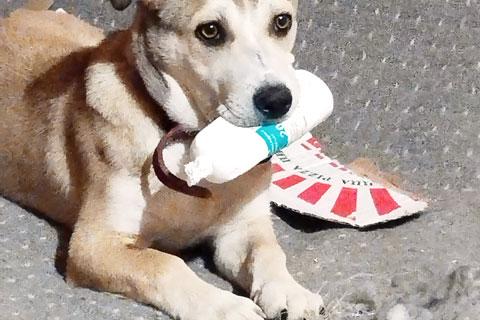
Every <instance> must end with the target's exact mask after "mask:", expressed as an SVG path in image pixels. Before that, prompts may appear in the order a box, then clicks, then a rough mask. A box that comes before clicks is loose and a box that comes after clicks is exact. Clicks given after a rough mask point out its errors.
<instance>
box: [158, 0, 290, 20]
mask: <svg viewBox="0 0 480 320" xmlns="http://www.w3.org/2000/svg"><path fill="white" fill-rule="evenodd" d="M233 6H234V7H237V8H238V9H239V10H248V9H256V8H259V7H262V8H275V7H282V6H291V7H293V9H294V10H296V9H297V6H298V0H171V1H165V3H164V6H163V9H164V10H166V11H168V12H169V13H171V14H170V16H172V15H173V13H177V14H180V13H181V14H182V16H183V17H185V18H191V17H193V16H194V15H195V14H197V13H198V12H201V11H202V9H205V8H212V9H215V8H218V9H221V8H225V7H233Z"/></svg>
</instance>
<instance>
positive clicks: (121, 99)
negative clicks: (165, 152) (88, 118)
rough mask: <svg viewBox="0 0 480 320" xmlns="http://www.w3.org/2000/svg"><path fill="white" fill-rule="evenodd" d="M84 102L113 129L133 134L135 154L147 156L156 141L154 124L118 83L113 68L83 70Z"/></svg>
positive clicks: (97, 66) (107, 65) (103, 65)
mask: <svg viewBox="0 0 480 320" xmlns="http://www.w3.org/2000/svg"><path fill="white" fill-rule="evenodd" d="M86 83H87V89H88V90H87V103H88V105H89V106H91V107H92V108H94V109H95V110H97V111H98V112H100V114H102V116H103V117H104V118H105V119H107V120H108V121H110V122H111V123H112V124H114V125H116V126H121V125H127V126H129V127H130V128H132V129H133V131H134V138H135V144H136V145H137V147H138V149H137V150H136V152H138V153H145V154H150V153H151V152H152V151H153V150H155V148H156V146H157V144H158V142H159V141H160V132H159V128H158V126H157V125H156V124H155V122H154V121H153V120H152V119H151V118H149V117H147V116H146V115H145V114H144V113H143V112H142V110H141V109H140V108H138V107H135V106H137V104H138V103H137V101H136V100H135V99H134V97H133V96H132V95H131V94H130V92H128V90H127V88H126V87H125V85H124V84H123V83H122V81H121V80H120V78H119V76H118V74H117V71H116V70H115V65H113V64H111V63H97V64H95V65H92V66H90V67H89V68H88V71H87V80H86Z"/></svg>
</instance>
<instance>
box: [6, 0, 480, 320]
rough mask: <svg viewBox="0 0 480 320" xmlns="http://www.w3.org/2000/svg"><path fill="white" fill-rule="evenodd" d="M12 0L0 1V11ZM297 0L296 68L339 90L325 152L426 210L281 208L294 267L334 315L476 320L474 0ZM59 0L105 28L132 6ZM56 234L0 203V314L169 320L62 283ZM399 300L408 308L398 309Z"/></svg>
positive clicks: (477, 12)
mask: <svg viewBox="0 0 480 320" xmlns="http://www.w3.org/2000/svg"><path fill="white" fill-rule="evenodd" d="M20 2H21V1H17V0H12V1H11V0H7V1H5V0H4V1H2V4H1V8H0V10H1V11H0V12H1V13H2V14H3V15H6V14H8V12H10V11H11V10H12V9H13V8H15V7H18V6H19V5H20ZM301 2H302V4H301V14H300V17H301V21H300V23H301V25H300V32H299V38H298V45H297V48H296V52H297V63H298V66H299V67H302V68H306V69H309V70H312V71H315V72H316V74H317V75H319V76H321V77H322V78H323V79H324V80H325V81H326V82H327V83H328V84H329V86H330V87H331V89H332V91H333V92H334V95H335V98H336V110H335V113H334V115H333V116H332V118H331V119H330V120H329V121H328V122H327V123H326V124H325V125H322V127H321V128H319V129H318V130H316V134H317V135H318V136H320V137H321V138H322V139H323V140H324V141H325V142H326V143H327V145H328V154H329V155H331V156H335V157H338V158H339V159H340V160H341V161H344V162H348V161H350V160H352V159H354V158H356V157H359V156H366V157H369V158H372V159H375V160H377V161H378V163H379V164H380V166H381V167H382V168H383V169H384V170H386V171H390V172H395V173H397V174H399V175H401V176H403V177H404V178H405V180H406V181H408V183H406V186H407V188H408V189H410V190H413V191H417V192H421V193H423V194H425V195H426V196H428V197H429V198H430V199H432V208H431V209H430V210H429V211H428V212H426V213H425V214H423V215H420V216H418V217H416V218H413V219H408V220H404V221H401V222H398V223H393V224H389V225H387V226H384V227H381V228H377V229H372V230H367V231H358V230H354V229H350V228H344V227H341V226H338V225H335V224H331V223H325V222H321V221H315V220H312V219H307V218H300V217H295V216H293V215H292V214H290V213H289V212H285V211H281V212H278V216H276V217H275V227H276V229H277V232H278V235H279V238H280V241H281V244H282V246H283V247H284V248H285V250H286V252H287V255H288V257H289V268H290V270H291V271H292V273H293V274H294V275H296V277H297V278H298V279H299V280H300V282H302V283H303V284H304V285H305V286H307V287H309V288H310V289H312V290H318V291H320V292H321V293H322V294H323V295H324V297H325V300H326V301H327V302H329V310H330V312H331V318H332V319H359V320H367V319H380V320H384V319H388V320H403V319H412V320H413V319H418V320H424V319H425V320H429V319H435V320H438V319H444V320H453V319H464V320H466V319H470V320H478V319H480V316H479V314H480V212H479V205H480V201H479V200H478V199H479V196H478V192H479V191H480V190H479V189H480V160H479V156H480V129H479V125H478V123H479V120H480V107H479V105H478V100H479V99H478V98H479V94H480V92H479V91H480V81H479V80H480V76H479V75H480V49H479V48H480V37H479V36H478V35H479V32H480V24H479V22H478V21H480V3H478V2H477V0H462V1H460V0H445V1H440V0H419V1H414V0H400V1H396V0H371V1H359V0H357V1H355V0H343V1H340V0H338V1H331V0H308V1H307V0H304V1H301ZM55 6H56V7H64V8H65V9H67V11H69V12H73V13H76V14H78V15H80V16H81V17H83V18H85V19H87V20H89V21H91V22H93V23H95V24H97V25H99V26H102V27H104V28H106V29H109V30H111V29H112V28H116V27H118V26H125V25H126V24H127V23H128V22H127V21H129V19H130V17H131V14H132V13H133V10H130V11H127V12H125V13H116V12H113V10H111V9H110V8H109V6H108V5H106V4H104V1H101V2H100V1H98V2H97V1H66V0H65V1H56V4H55ZM0 94H1V93H0ZM0 183H1V182H0ZM57 229H58V230H59V232H57ZM59 238H60V239H64V238H66V234H65V232H63V231H62V230H61V228H55V227H54V226H52V225H50V224H49V223H48V222H46V221H45V220H43V219H41V218H38V217H36V216H34V215H32V214H31V213H29V212H27V211H25V210H23V209H21V208H19V207H18V206H16V205H15V204H13V203H9V202H7V201H3V200H0V261H1V263H0V310H1V312H0V319H2V320H3V319H5V320H10V319H59V320H60V319H75V320H80V319H82V320H83V319H167V318H166V317H165V316H163V315H162V314H161V313H159V312H157V311H155V310H153V309H152V308H150V307H147V306H143V305H139V304H136V303H134V302H132V301H130V300H125V299H123V298H121V297H117V296H112V295H109V294H105V293H96V292H92V291H89V290H84V289H72V288H69V287H68V286H67V285H66V284H65V282H64V280H63V278H62V275H61V270H62V257H64V254H65V253H64V248H62V247H60V248H59V249H58V250H57V246H58V243H59ZM64 242H65V241H60V243H64ZM202 256H203V255H202V254H201V253H196V252H194V253H192V254H190V257H189V258H190V259H189V260H190V264H191V265H192V267H193V268H194V269H195V270H196V271H197V272H198V273H199V274H200V276H201V277H203V278H205V279H207V280H208V281H210V282H213V283H216V284H218V285H220V286H222V287H224V288H230V286H229V284H227V283H225V282H223V281H222V280H220V279H219V278H218V277H216V276H215V275H214V274H212V273H211V272H209V271H207V268H206V267H205V265H207V266H208V264H209V263H208V259H206V262H205V260H204V259H203V258H202ZM56 265H57V268H56ZM397 304H401V305H402V306H397V310H399V309H402V310H405V311H406V312H407V313H408V314H409V317H408V318H394V317H393V313H392V312H390V310H391V308H392V307H394V306H395V305H397ZM389 312H390V314H389Z"/></svg>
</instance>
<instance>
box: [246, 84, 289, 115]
mask: <svg viewBox="0 0 480 320" xmlns="http://www.w3.org/2000/svg"><path fill="white" fill-rule="evenodd" d="M292 100H293V97H292V92H291V91H290V89H288V88H287V87H286V86H285V85H283V84H282V85H275V86H265V87H261V88H260V89H258V90H257V92H256V93H255V95H254V96H253V103H254V105H255V108H257V109H258V111H260V113H261V114H262V115H264V116H265V117H266V118H267V119H278V118H281V117H283V116H284V115H286V114H287V113H288V111H290V108H291V107H292Z"/></svg>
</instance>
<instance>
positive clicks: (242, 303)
mask: <svg viewBox="0 0 480 320" xmlns="http://www.w3.org/2000/svg"><path fill="white" fill-rule="evenodd" d="M187 307H188V308H189V312H188V315H187V316H186V317H182V320H183V319H186V320H199V319H201V320H264V319H265V314H264V313H263V312H262V310H261V309H260V307H259V306H258V305H256V304H255V303H254V302H253V301H252V300H250V299H248V298H244V297H240V296H237V295H235V294H233V293H230V292H228V291H223V290H220V289H216V288H215V289H212V290H210V292H209V293H207V294H206V295H204V296H202V297H198V300H197V301H192V303H191V304H190V305H189V306H187ZM197 307H198V308H197Z"/></svg>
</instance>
